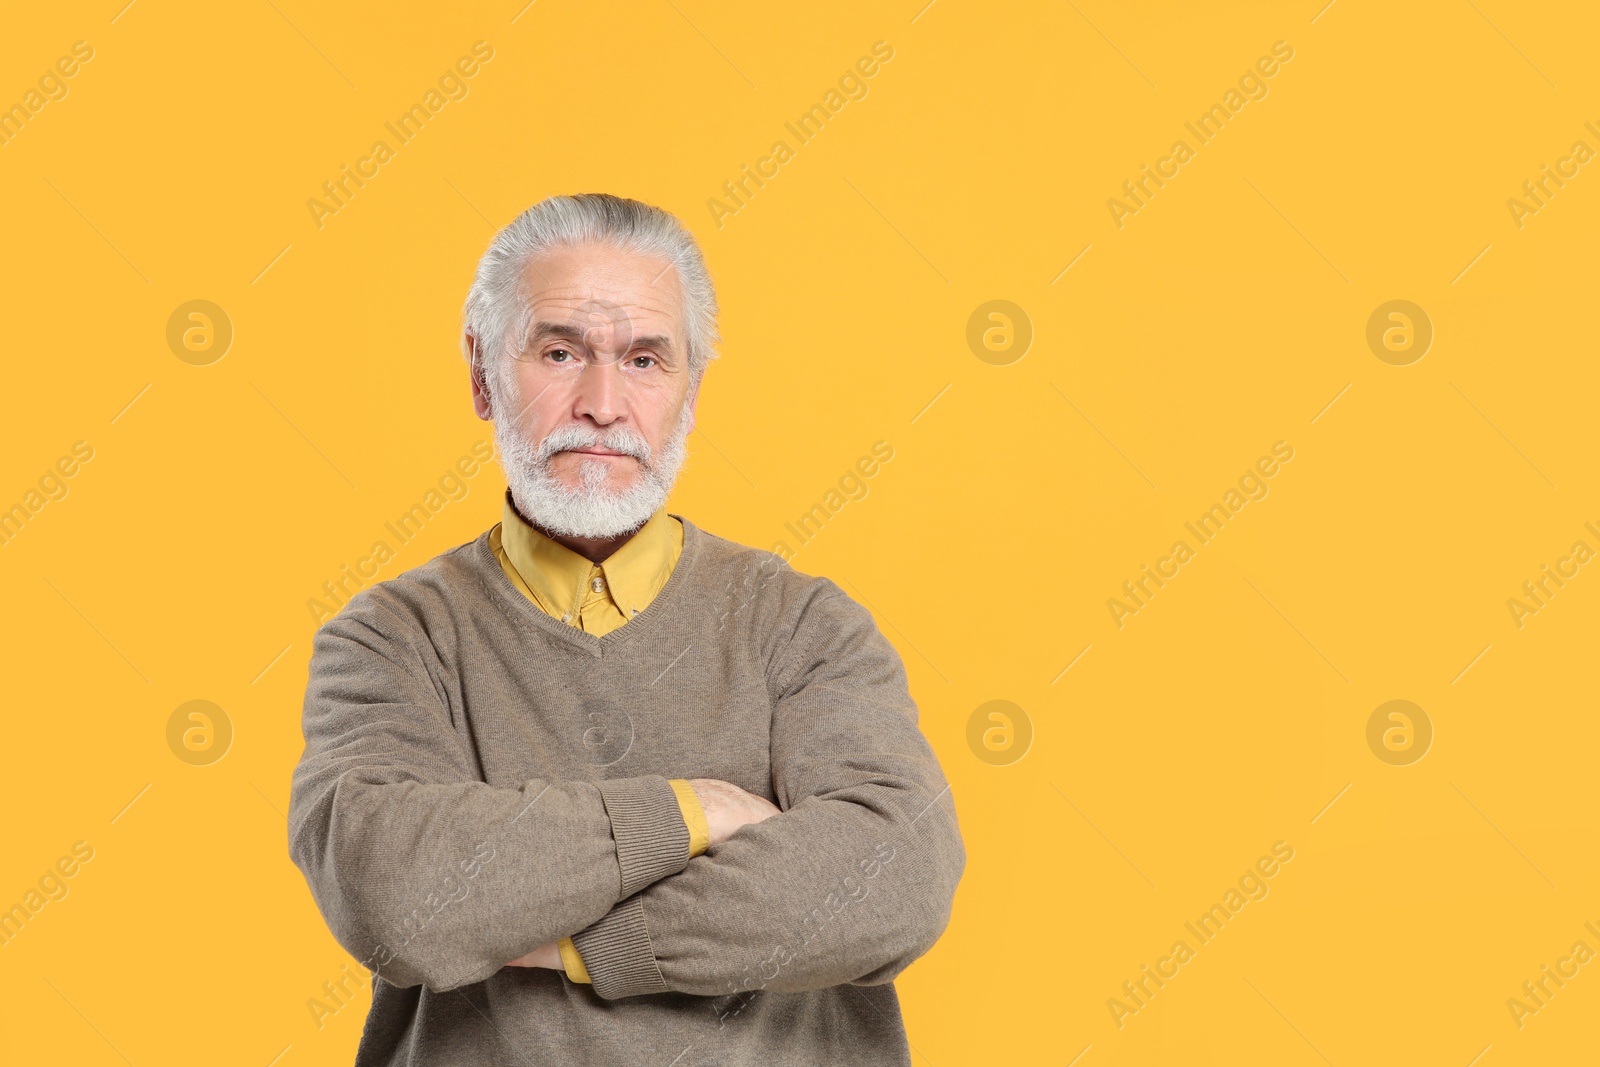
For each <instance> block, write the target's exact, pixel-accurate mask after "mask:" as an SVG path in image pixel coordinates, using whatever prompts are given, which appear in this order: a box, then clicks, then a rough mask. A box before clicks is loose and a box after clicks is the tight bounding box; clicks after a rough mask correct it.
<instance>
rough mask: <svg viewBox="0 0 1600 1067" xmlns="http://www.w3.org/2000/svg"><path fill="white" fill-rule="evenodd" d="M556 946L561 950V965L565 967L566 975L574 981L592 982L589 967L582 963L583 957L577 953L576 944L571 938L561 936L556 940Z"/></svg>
mask: <svg viewBox="0 0 1600 1067" xmlns="http://www.w3.org/2000/svg"><path fill="white" fill-rule="evenodd" d="M556 947H557V948H559V949H560V950H561V965H562V967H564V968H566V972H567V977H568V978H570V979H571V980H572V981H574V982H589V983H591V984H592V983H593V979H591V978H590V977H589V969H588V968H587V967H585V966H584V965H583V957H582V956H580V955H578V946H576V945H574V944H573V943H572V938H570V937H563V938H562V939H561V940H560V941H558V942H556Z"/></svg>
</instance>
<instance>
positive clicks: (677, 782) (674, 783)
mask: <svg viewBox="0 0 1600 1067" xmlns="http://www.w3.org/2000/svg"><path fill="white" fill-rule="evenodd" d="M667 784H668V785H670V786H671V787H672V791H673V792H674V793H676V794H678V807H680V808H682V809H683V821H684V824H685V825H687V826H688V827H689V858H690V859H693V858H694V857H696V856H698V855H700V853H702V852H704V851H705V850H706V849H708V848H710V847H711V824H710V823H708V822H706V810H705V808H703V807H701V806H700V796H699V794H697V793H696V792H695V791H694V786H692V785H690V784H689V779H687V778H668V779H667Z"/></svg>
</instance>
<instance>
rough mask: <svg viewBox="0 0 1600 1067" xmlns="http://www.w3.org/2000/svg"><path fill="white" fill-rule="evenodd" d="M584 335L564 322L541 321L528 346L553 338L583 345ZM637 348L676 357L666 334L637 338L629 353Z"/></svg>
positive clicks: (537, 323) (531, 334) (535, 324)
mask: <svg viewBox="0 0 1600 1067" xmlns="http://www.w3.org/2000/svg"><path fill="white" fill-rule="evenodd" d="M583 333H584V331H582V330H580V329H579V328H578V327H576V326H571V325H568V324H567V323H564V322H543V321H540V322H536V323H534V324H533V332H532V333H530V334H529V335H528V345H529V346H530V347H531V346H533V345H536V344H538V343H539V342H541V341H544V340H546V339H548V338H551V337H559V338H561V339H563V340H566V341H571V342H573V343H574V344H583ZM635 348H648V349H651V350H652V351H654V352H658V353H660V354H661V355H663V356H666V357H667V358H669V359H670V358H672V357H673V356H674V355H676V349H675V348H674V347H673V344H672V338H670V337H667V336H665V335H664V334H648V335H646V336H644V337H635V338H634V339H633V344H632V345H630V346H629V349H628V351H630V352H631V351H633V349H635Z"/></svg>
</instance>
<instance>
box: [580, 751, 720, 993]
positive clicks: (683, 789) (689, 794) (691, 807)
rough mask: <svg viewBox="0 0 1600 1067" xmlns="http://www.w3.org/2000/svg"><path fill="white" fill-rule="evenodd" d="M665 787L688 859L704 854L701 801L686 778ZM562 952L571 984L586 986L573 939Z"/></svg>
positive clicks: (706, 839) (707, 834) (706, 836)
mask: <svg viewBox="0 0 1600 1067" xmlns="http://www.w3.org/2000/svg"><path fill="white" fill-rule="evenodd" d="M667 784H668V785H670V786H672V791H673V792H674V793H676V794H677V796H678V807H679V809H680V810H681V811H682V813H683V821H684V823H685V825H687V826H688V827H689V858H690V859H693V858H694V857H695V856H698V855H700V853H702V852H704V851H705V850H706V849H707V847H709V845H710V843H711V827H710V824H709V823H707V822H706V812H705V809H704V808H703V807H701V806H700V798H699V796H697V795H696V794H695V791H694V786H693V785H691V784H690V782H689V779H687V778H669V779H667ZM556 947H557V948H558V949H559V951H560V953H561V963H562V965H563V966H564V967H565V968H566V971H567V977H568V978H570V979H572V980H573V981H574V982H583V983H585V984H589V983H592V982H593V979H592V978H590V977H589V970H588V968H587V967H585V966H584V965H583V956H581V955H580V954H579V953H578V947H577V946H576V945H574V944H573V943H572V938H570V937H563V938H562V939H561V940H560V941H559V942H557V946H556Z"/></svg>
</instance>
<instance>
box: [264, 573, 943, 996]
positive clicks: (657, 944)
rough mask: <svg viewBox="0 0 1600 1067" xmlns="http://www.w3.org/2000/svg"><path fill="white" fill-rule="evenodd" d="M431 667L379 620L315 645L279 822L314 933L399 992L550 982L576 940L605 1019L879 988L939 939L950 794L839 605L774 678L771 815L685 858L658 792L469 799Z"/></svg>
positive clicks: (887, 661)
mask: <svg viewBox="0 0 1600 1067" xmlns="http://www.w3.org/2000/svg"><path fill="white" fill-rule="evenodd" d="M358 609H359V610H358ZM430 654H431V649H430V647H429V646H428V644H427V642H426V640H425V638H424V637H423V635H422V634H421V633H420V631H419V630H418V629H417V628H416V627H415V626H414V625H413V624H408V623H407V622H406V621H405V620H404V619H403V618H402V617H401V613H399V612H391V611H388V610H386V609H385V608H384V607H383V606H382V603H381V601H380V600H379V598H377V597H372V598H368V602H367V603H366V604H362V605H357V604H355V603H352V604H351V605H349V606H348V607H347V608H346V609H345V611H344V612H343V613H341V615H339V616H338V617H336V618H335V619H334V620H332V621H330V622H329V623H328V624H327V625H325V626H324V627H323V629H322V630H320V631H318V634H317V638H316V644H315V652H314V655H313V659H312V671H311V680H310V685H309V686H308V689H307V697H306V707H305V718H304V726H305V733H306V752H305V755H304V756H303V757H302V760H301V763H300V765H299V766H298V767H297V768H296V770H295V775H294V784H293V789H292V792H291V798H290V818H289V823H290V852H291V856H292V857H293V859H294V861H295V863H296V864H297V865H298V866H299V867H300V868H301V870H302V872H304V873H305V875H306V878H307V881H308V883H309V884H310V887H311V890H312V895H313V897H314V898H315V900H316V902H317V905H318V907H319V909H320V910H321V911H322V914H323V916H324V918H325V919H326V921H327V922H328V925H329V927H330V929H331V930H332V932H333V934H334V936H335V938H336V939H337V940H339V942H340V943H341V944H342V945H343V946H344V947H345V948H346V949H347V950H348V951H350V952H351V953H352V954H353V955H355V956H357V958H358V959H361V960H362V962H363V963H364V964H366V965H367V966H368V967H370V968H371V969H372V970H373V971H374V973H375V974H376V975H377V976H380V977H382V978H384V979H385V980H386V981H388V982H390V983H391V984H394V985H400V986H409V985H418V984H421V985H425V986H426V987H427V988H429V989H431V990H434V991H444V990H448V989H454V988H457V987H459V986H463V985H467V984H470V983H473V982H478V981H482V980H483V979H484V978H487V977H489V976H490V975H491V974H493V973H494V972H495V971H497V970H499V968H500V967H502V966H505V965H506V964H507V963H508V962H509V961H516V962H518V963H523V964H526V963H528V962H535V963H540V964H556V963H560V962H561V959H560V955H561V953H560V951H559V945H560V943H561V941H562V940H563V939H564V938H568V937H570V939H571V941H570V946H569V947H570V948H572V949H573V950H574V952H575V954H576V955H578V956H579V957H581V963H582V964H583V967H584V969H585V970H586V971H587V972H588V976H589V977H590V979H591V980H592V983H593V988H594V992H595V993H596V994H597V995H599V996H601V997H603V998H606V999H615V998H617V997H625V996H635V995H640V994H644V993H654V992H667V991H675V992H683V993H691V994H699V995H705V996H717V995H725V994H739V993H743V992H745V991H747V990H750V989H755V988H767V989H771V990H775V991H798V990H805V989H816V988H823V987H827V986H832V985H839V984H843V983H854V984H860V985H868V984H878V983H884V982H888V981H891V980H893V978H894V977H895V976H896V975H897V974H899V973H900V972H901V971H902V970H904V969H905V967H907V966H909V965H910V963H911V962H912V961H913V960H915V959H916V958H917V957H918V956H920V955H922V953H924V952H926V951H927V949H928V948H930V947H931V946H932V944H933V943H934V941H935V940H937V938H938V936H939V934H940V933H942V932H943V930H944V928H945V926H946V924H947V923H948V921H949V916H950V908H951V903H952V899H953V896H954V892H955V888H956V884H957V882H958V881H959V879H960V876H961V873H962V871H963V868H964V866H965V861H966V854H965V849H964V847H963V845H962V842H961V837H960V832H959V829H958V826H957V822H956V816H955V811H954V806H953V803H952V802H951V800H950V798H949V796H948V792H949V787H948V785H947V783H946V781H945V778H944V775H943V773H942V771H941V769H940V767H939V765H938V761H937V759H936V758H935V756H934V754H933V752H932V750H931V748H930V747H929V746H928V744H927V741H926V739H925V738H924V737H923V736H922V734H921V732H920V731H919V730H918V729H917V712H916V706H915V704H914V703H913V702H912V701H911V698H910V695H909V692H908V690H907V686H906V678H905V673H904V668H903V665H902V663H901V661H900V658H899V656H898V654H897V653H896V652H895V651H894V649H893V647H892V646H890V645H889V643H888V642H887V641H886V640H885V639H884V637H883V635H882V634H881V633H879V632H878V630H877V627H876V625H875V624H874V623H873V621H872V618H871V616H870V615H869V614H868V613H867V612H866V611H865V609H863V608H861V607H860V606H859V605H857V604H856V603H855V602H854V601H853V600H851V599H850V598H849V597H847V596H846V595H844V593H843V592H842V591H841V590H839V589H838V587H837V586H835V585H833V583H831V582H827V581H825V580H824V581H823V582H822V583H820V588H819V589H818V590H817V591H816V593H815V594H814V595H813V599H812V601H811V602H810V603H809V604H808V605H807V608H806V610H805V612H804V614H803V616H802V621H801V623H800V625H799V626H798V628H797V630H796V632H795V634H794V635H793V637H792V639H791V640H790V641H789V643H788V645H787V646H786V647H785V648H784V649H783V650H782V651H781V653H780V654H779V659H778V661H777V663H776V664H775V666H774V670H773V673H772V676H771V685H772V694H773V698H774V699H773V712H772V723H771V731H770V737H771V752H770V763H771V768H772V784H773V791H774V795H775V796H776V797H777V800H778V808H779V809H781V810H780V811H779V812H778V813H777V814H771V815H770V817H766V816H764V817H763V818H762V819H761V820H760V821H752V822H748V823H745V824H742V825H741V826H739V827H736V829H738V831H739V832H737V833H732V832H731V831H730V833H729V836H727V838H726V839H725V840H723V841H721V842H719V843H718V844H717V845H716V846H715V848H714V849H711V850H710V851H707V852H705V853H703V854H699V855H694V856H691V855H690V840H689V830H688V826H687V823H686V820H685V816H684V814H683V810H684V809H683V808H682V807H681V806H680V803H679V800H678V797H677V794H676V793H675V791H674V788H673V785H672V783H671V782H669V781H668V780H667V779H666V778H664V777H662V776H659V775H640V776H637V777H633V778H619V779H608V780H605V781H600V782H583V781H552V780H545V779H530V780H529V781H527V782H524V783H521V784H520V785H519V786H517V787H515V788H497V787H493V786H490V785H488V784H486V783H484V782H481V781H475V780H472V778H473V773H472V771H471V768H470V767H469V766H468V758H467V754H466V750H465V748H464V746H463V744H462V741H461V739H460V738H459V736H458V735H457V733H456V732H455V728H454V727H453V725H452V724H451V721H450V714H449V710H448V707H447V705H446V704H445V702H444V700H443V698H442V696H441V695H440V693H439V692H438V689H437V688H436V686H435V685H434V684H433V683H432V682H431V681H430V679H429V675H428V672H427V670H426V666H425V664H426V663H427V661H428V657H429V656H430ZM373 694H381V696H382V698H383V699H382V700H374V699H373ZM493 741H494V739H493V738H492V737H491V738H480V743H489V744H492V743H493ZM674 781H677V780H674ZM552 946H558V948H557V950H556V958H555V959H553V960H552V959H551V958H550V951H551V947H552ZM530 954H531V955H532V956H533V957H534V959H533V960H532V961H530V960H529V959H528V957H529V956H530Z"/></svg>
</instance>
